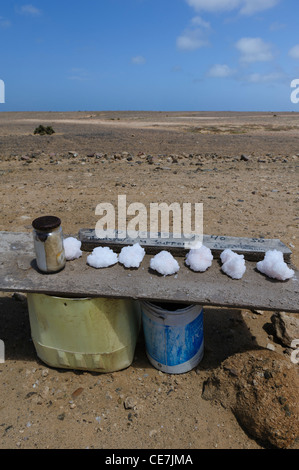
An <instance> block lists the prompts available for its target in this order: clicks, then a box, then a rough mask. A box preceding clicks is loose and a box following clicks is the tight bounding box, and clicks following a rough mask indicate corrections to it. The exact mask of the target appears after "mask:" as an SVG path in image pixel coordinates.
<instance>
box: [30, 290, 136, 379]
mask: <svg viewBox="0 0 299 470" xmlns="http://www.w3.org/2000/svg"><path fill="white" fill-rule="evenodd" d="M27 301H28V310H29V320H30V327H31V336H32V340H33V343H34V346H35V349H36V353H37V355H38V357H39V358H40V359H41V360H42V361H43V362H45V363H46V364H48V365H49V366H51V367H58V368H64V369H83V370H90V371H97V372H114V371H117V370H121V369H125V368H126V367H129V366H130V365H131V364H132V361H133V358H134V352H135V347H136V343H137V337H138V333H139V330H140V322H141V313H140V308H139V304H138V303H137V302H136V301H134V300H133V299H132V300H122V299H106V298H83V299H82V298H64V297H54V296H50V295H44V294H35V293H34V294H28V295H27Z"/></svg>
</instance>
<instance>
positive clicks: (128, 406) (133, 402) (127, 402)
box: [124, 397, 137, 410]
mask: <svg viewBox="0 0 299 470" xmlns="http://www.w3.org/2000/svg"><path fill="white" fill-rule="evenodd" d="M136 405H137V401H136V400H135V398H133V397H127V398H126V399H125V401H124V407H125V409H126V410H131V409H133V408H134V406H136Z"/></svg>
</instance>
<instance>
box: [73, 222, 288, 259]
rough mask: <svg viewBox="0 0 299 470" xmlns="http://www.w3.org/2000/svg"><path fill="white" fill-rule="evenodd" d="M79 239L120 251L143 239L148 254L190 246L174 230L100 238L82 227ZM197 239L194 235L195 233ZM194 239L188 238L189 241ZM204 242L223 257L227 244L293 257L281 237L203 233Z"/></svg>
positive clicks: (85, 245)
mask: <svg viewBox="0 0 299 470" xmlns="http://www.w3.org/2000/svg"><path fill="white" fill-rule="evenodd" d="M78 239H79V240H81V242H82V250H83V251H92V250H93V248H95V247H97V246H108V247H110V248H112V249H113V250H114V251H116V252H118V251H120V250H121V248H122V247H123V246H126V245H133V244H134V243H140V245H142V246H143V247H144V249H145V251H146V253H148V254H155V253H157V252H158V251H160V250H163V249H164V250H168V251H170V252H171V253H172V254H173V255H176V256H185V254H186V252H187V251H188V248H185V247H184V241H182V239H179V238H174V237H173V236H172V235H171V234H170V236H169V237H168V238H162V237H161V236H159V237H157V238H154V237H151V236H150V234H146V236H145V237H143V238H142V237H138V238H134V239H132V238H129V237H126V238H118V237H117V232H115V236H114V237H113V238H105V239H100V238H98V237H97V236H96V233H95V230H94V229H81V230H79V233H78ZM193 239H194V237H193ZM188 240H190V241H192V238H189V239H188V238H187V239H186V241H188ZM203 244H204V245H205V246H207V247H208V248H210V250H211V251H212V253H213V256H214V258H219V256H220V254H221V253H222V251H223V250H224V249H225V248H229V249H231V250H233V251H235V252H236V253H239V254H243V255H244V257H245V259H247V260H252V261H259V260H260V259H263V258H264V255H265V253H266V251H268V250H279V251H281V252H282V253H283V256H284V260H285V261H286V262H290V261H291V254H292V252H291V250H290V249H289V248H288V247H287V246H286V245H285V244H284V243H282V242H281V241H280V240H278V239H266V238H239V237H227V236H218V235H203Z"/></svg>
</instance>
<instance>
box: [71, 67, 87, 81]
mask: <svg viewBox="0 0 299 470" xmlns="http://www.w3.org/2000/svg"><path fill="white" fill-rule="evenodd" d="M70 72H71V75H69V76H68V77H67V78H68V80H75V81H78V82H85V81H86V80H90V78H89V73H88V72H87V70H85V69H81V68H77V67H74V68H72V69H71V71H70Z"/></svg>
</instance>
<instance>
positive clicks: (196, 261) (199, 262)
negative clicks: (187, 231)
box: [186, 243, 213, 272]
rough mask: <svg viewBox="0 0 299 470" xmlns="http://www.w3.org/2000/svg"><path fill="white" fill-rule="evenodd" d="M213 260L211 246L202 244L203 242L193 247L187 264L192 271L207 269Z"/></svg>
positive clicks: (188, 255)
mask: <svg viewBox="0 0 299 470" xmlns="http://www.w3.org/2000/svg"><path fill="white" fill-rule="evenodd" d="M212 261H213V255H212V252H211V250H210V248H207V247H206V246H204V245H202V244H201V243H200V244H198V245H195V246H194V248H191V250H190V251H189V253H188V254H187V256H186V264H187V266H189V267H190V269H192V271H200V272H204V271H206V270H207V269H208V268H209V267H210V266H211V265H212Z"/></svg>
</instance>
